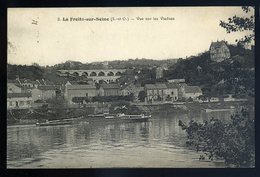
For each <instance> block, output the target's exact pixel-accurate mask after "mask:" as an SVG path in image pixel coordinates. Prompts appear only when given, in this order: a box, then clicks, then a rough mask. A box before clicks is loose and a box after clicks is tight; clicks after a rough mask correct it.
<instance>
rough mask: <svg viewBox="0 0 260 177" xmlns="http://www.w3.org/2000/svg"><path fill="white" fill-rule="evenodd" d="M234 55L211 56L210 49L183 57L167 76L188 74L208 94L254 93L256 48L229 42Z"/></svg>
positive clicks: (193, 83) (175, 76) (186, 77)
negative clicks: (224, 57)
mask: <svg viewBox="0 0 260 177" xmlns="http://www.w3.org/2000/svg"><path fill="white" fill-rule="evenodd" d="M229 49H230V53H231V57H230V59H228V60H225V61H222V62H219V63H217V62H213V61H212V60H210V55H209V51H207V52H204V53H202V54H201V55H199V56H194V57H190V58H189V59H187V60H181V61H179V62H177V63H176V64H175V65H172V66H171V67H170V68H169V70H168V71H166V72H165V78H166V79H173V78H184V79H185V80H186V82H187V83H188V84H190V85H198V86H200V87H201V88H202V90H203V91H204V93H205V94H208V95H222V94H227V93H233V94H250V95H252V94H254V87H255V78H254V50H247V49H243V48H240V47H237V46H234V45H230V46H229Z"/></svg>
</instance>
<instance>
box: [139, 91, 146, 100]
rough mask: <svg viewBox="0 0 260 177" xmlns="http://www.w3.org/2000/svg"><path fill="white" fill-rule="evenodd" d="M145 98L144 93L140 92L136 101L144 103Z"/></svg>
mask: <svg viewBox="0 0 260 177" xmlns="http://www.w3.org/2000/svg"><path fill="white" fill-rule="evenodd" d="M145 97H146V94H145V91H140V92H139V93H138V99H139V100H140V101H141V102H144V101H145Z"/></svg>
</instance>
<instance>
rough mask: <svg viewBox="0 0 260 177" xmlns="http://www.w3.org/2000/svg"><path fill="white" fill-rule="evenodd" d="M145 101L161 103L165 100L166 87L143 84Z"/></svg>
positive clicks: (163, 85)
mask: <svg viewBox="0 0 260 177" xmlns="http://www.w3.org/2000/svg"><path fill="white" fill-rule="evenodd" d="M144 89H145V92H146V97H147V101H163V100H165V98H166V90H167V86H166V85H165V84H145V86H144Z"/></svg>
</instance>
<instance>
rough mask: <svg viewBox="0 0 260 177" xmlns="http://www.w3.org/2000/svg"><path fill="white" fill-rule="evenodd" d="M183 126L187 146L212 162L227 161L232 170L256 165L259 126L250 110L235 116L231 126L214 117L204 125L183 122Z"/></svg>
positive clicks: (180, 124)
mask: <svg viewBox="0 0 260 177" xmlns="http://www.w3.org/2000/svg"><path fill="white" fill-rule="evenodd" d="M179 126H181V127H182V129H184V130H186V132H187V138H188V141H187V144H188V145H189V146H190V147H193V148H195V149H196V150H197V151H203V152H205V154H206V155H207V156H208V158H209V159H211V160H213V159H216V158H220V159H223V160H224V161H225V164H226V166H228V167H232V166H233V167H234V166H235V167H254V166H255V131H254V126H255V123H254V119H253V118H252V117H251V116H250V114H249V112H248V110H247V109H242V110H241V112H240V113H236V114H235V115H232V116H231V120H230V122H228V123H224V122H222V121H221V120H219V119H214V118H212V119H211V120H210V121H209V122H207V121H206V122H205V123H203V124H202V123H197V122H195V121H190V123H189V125H185V124H184V123H183V122H182V121H179Z"/></svg>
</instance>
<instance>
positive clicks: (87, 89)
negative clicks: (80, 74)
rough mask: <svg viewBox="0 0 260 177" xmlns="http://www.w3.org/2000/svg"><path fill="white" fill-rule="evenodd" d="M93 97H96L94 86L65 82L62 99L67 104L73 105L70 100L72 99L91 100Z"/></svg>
mask: <svg viewBox="0 0 260 177" xmlns="http://www.w3.org/2000/svg"><path fill="white" fill-rule="evenodd" d="M94 96H97V90H96V86H95V85H88V84H78V83H75V82H67V83H66V84H65V93H64V97H65V99H66V100H67V102H68V103H69V104H73V102H72V99H73V98H74V97H87V98H92V97H94Z"/></svg>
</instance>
